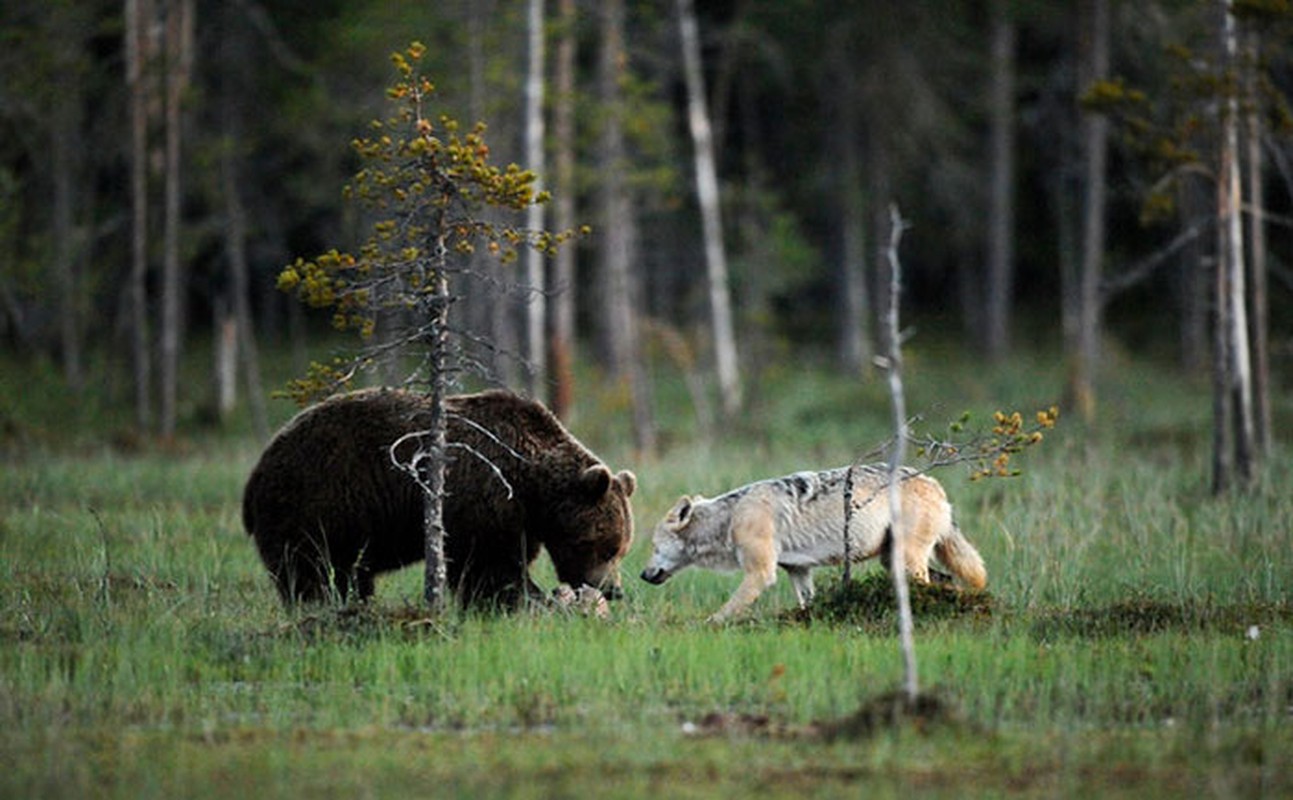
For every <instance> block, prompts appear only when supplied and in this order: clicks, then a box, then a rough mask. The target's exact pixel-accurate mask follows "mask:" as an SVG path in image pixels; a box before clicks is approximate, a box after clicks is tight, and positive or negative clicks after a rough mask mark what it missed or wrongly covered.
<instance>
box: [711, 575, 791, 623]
mask: <svg viewBox="0 0 1293 800" xmlns="http://www.w3.org/2000/svg"><path fill="white" fill-rule="evenodd" d="M776 581H777V572H776V569H775V567H774V568H773V569H770V570H766V571H765V570H759V571H757V572H749V571H748V570H747V571H746V573H745V578H743V579H742V580H741V585H740V586H738V587H736V591H735V592H733V593H732V597H731V599H729V600H728V601H727V602H726V603H724V604H723V607H722V608H720V609H719V610H718V611H716V612H714V614H713V615H712V616H710V618H709V621H710V622H724V621H726V620H729V619H731V618H732V617H734V616H736V615H737V614H740V613H741V612H742V611H744V610H746V609H747V608H749V607H750V606H751V604H753V603H754V601H755V600H757V599H759V595H761V594H763V590H764V589H766V588H768V587H769V586H771V585H772V584H774V583H776Z"/></svg>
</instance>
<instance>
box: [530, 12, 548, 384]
mask: <svg viewBox="0 0 1293 800" xmlns="http://www.w3.org/2000/svg"><path fill="white" fill-rule="evenodd" d="M527 20H528V21H527V23H526V27H527V33H528V39H529V51H528V52H529V62H528V67H527V70H526V78H525V163H526V165H527V167H528V168H529V169H531V170H533V171H534V173H535V174H536V175H538V176H540V177H539V179H538V180H536V181H535V182H534V191H535V192H539V191H541V190H542V189H543V183H542V175H543V169H544V159H543V140H544V125H543V95H544V91H543V64H544V30H543V26H544V12H543V0H529V13H528V16H527ZM525 224H526V227H528V228H529V229H530V230H532V231H537V230H542V229H543V205H541V204H539V203H532V204H531V205H530V207H529V208H528V209H526V216H525ZM545 258H547V256H546V255H545V254H544V253H541V252H539V251H538V250H536V249H535V248H533V247H531V248H528V249H527V250H526V251H525V281H526V284H527V285H528V287H529V292H528V295H527V296H526V298H525V342H526V348H525V355H526V358H527V359H528V360H529V368H528V370H527V371H526V374H527V382H528V383H529V392H530V396H531V397H542V396H543V395H544V394H545V392H544V388H545V386H546V384H547V380H548V364H547V361H548V358H547V356H548V350H547V337H546V336H545V333H546V331H545V329H546V327H547V325H546V322H547V316H548V312H547V305H548V303H547V288H546V279H545V277H544V259H545Z"/></svg>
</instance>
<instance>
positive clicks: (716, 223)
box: [677, 0, 741, 418]
mask: <svg viewBox="0 0 1293 800" xmlns="http://www.w3.org/2000/svg"><path fill="white" fill-rule="evenodd" d="M677 10H678V27H679V31H680V37H679V38H680V39H681V41H682V61H683V78H684V83H685V85H686V91H687V121H688V127H689V128H690V130H691V139H692V145H693V148H694V150H695V161H696V170H695V171H696V194H697V197H698V198H699V200H700V215H701V223H702V228H703V231H702V234H703V237H704V249H705V274H706V278H707V287H708V292H707V294H708V296H709V313H710V331H711V335H712V337H713V341H714V362H715V365H716V366H717V369H718V387H719V397H720V399H721V401H722V408H723V413H724V415H725V416H727V417H729V418H731V417H733V416H735V415H736V413H737V411H739V410H740V407H741V375H740V365H739V362H738V359H737V353H736V335H735V332H734V330H733V327H732V301H731V293H730V290H729V287H728V282H727V251H726V249H725V247H724V245H723V217H722V208H721V205H720V203H719V193H718V169H717V167H716V166H715V164H714V140H713V135H712V130H711V127H710V123H709V110H708V109H707V108H706V105H707V103H706V100H705V80H704V75H703V71H702V69H701V58H700V33H699V31H698V27H699V26H698V25H697V23H696V12H695V9H694V8H693V7H692V3H691V0H677Z"/></svg>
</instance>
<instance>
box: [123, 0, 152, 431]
mask: <svg viewBox="0 0 1293 800" xmlns="http://www.w3.org/2000/svg"><path fill="white" fill-rule="evenodd" d="M151 17H152V3H151V0H126V85H127V89H128V91H129V94H130V202H131V214H130V217H131V220H130V222H131V225H130V315H131V326H130V332H131V345H130V350H131V355H132V362H133V368H134V370H133V371H134V379H135V425H136V426H137V427H138V428H139V430H140V431H146V430H148V429H149V428H150V427H151V426H152V418H153V411H152V403H151V398H152V392H151V384H152V358H151V355H150V351H149V346H148V340H149V333H148V293H147V281H148V89H147V86H146V85H145V83H144V64H145V61H146V60H147V58H146V56H145V48H146V47H147V41H148V39H147V32H146V31H147V29H146V27H145V26H146V24H147V20H149V19H151Z"/></svg>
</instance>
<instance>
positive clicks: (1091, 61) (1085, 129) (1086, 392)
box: [1070, 0, 1109, 422]
mask: <svg viewBox="0 0 1293 800" xmlns="http://www.w3.org/2000/svg"><path fill="white" fill-rule="evenodd" d="M1084 8H1085V9H1086V10H1087V12H1088V13H1087V15H1086V19H1084V20H1083V25H1082V36H1083V37H1084V40H1085V41H1084V46H1083V47H1082V50H1083V61H1084V63H1085V64H1086V71H1085V72H1086V74H1085V76H1084V77H1085V80H1086V83H1088V84H1089V83H1090V82H1093V81H1098V80H1103V79H1104V78H1105V77H1106V76H1107V75H1108V73H1109V3H1108V0H1089V2H1088V3H1086V4H1085V5H1084ZM1108 140H1109V121H1108V120H1107V119H1106V118H1105V117H1104V116H1103V115H1101V114H1094V113H1087V114H1085V115H1084V116H1083V118H1082V147H1083V189H1084V194H1083V207H1082V267H1081V273H1080V275H1079V287H1080V289H1079V290H1080V295H1081V298H1082V302H1081V306H1080V309H1079V312H1080V313H1079V317H1078V320H1079V325H1078V351H1077V353H1076V354H1075V358H1074V365H1073V368H1072V369H1071V370H1070V375H1071V379H1072V381H1073V385H1072V386H1071V387H1070V393H1071V395H1072V398H1073V401H1074V403H1075V405H1076V406H1077V411H1078V413H1079V415H1081V417H1082V419H1084V420H1086V421H1087V422H1091V421H1093V420H1094V419H1095V407H1096V397H1095V375H1096V372H1097V369H1098V366H1099V363H1100V331H1101V327H1102V321H1101V318H1102V316H1103V315H1102V313H1101V311H1102V308H1101V300H1100V280H1101V273H1102V264H1103V261H1104V245H1105V194H1106V192H1105V189H1106V177H1105V172H1106V162H1107V160H1108Z"/></svg>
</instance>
